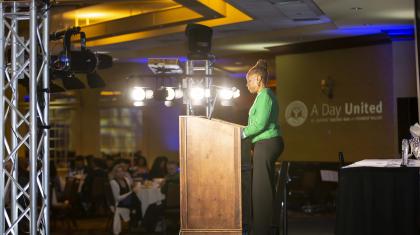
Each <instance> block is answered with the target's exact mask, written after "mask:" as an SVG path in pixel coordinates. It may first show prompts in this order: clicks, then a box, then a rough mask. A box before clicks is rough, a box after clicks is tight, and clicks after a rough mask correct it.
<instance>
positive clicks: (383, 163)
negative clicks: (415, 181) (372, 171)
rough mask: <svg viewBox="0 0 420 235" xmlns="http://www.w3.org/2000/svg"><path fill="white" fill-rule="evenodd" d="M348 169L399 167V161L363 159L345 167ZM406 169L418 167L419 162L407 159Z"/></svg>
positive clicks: (419, 165)
mask: <svg viewBox="0 0 420 235" xmlns="http://www.w3.org/2000/svg"><path fill="white" fill-rule="evenodd" d="M350 167H401V159H365V160H361V161H358V162H355V163H353V164H351V165H348V166H345V168H350ZM408 167H420V160H416V159H409V160H408Z"/></svg>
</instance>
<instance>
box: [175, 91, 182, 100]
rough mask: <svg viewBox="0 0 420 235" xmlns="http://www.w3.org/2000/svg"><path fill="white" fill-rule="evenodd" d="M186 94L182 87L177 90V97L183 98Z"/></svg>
mask: <svg viewBox="0 0 420 235" xmlns="http://www.w3.org/2000/svg"><path fill="white" fill-rule="evenodd" d="M183 96H184V92H183V91H182V89H181V88H177V89H176V90H175V99H181V98H182V97H183Z"/></svg>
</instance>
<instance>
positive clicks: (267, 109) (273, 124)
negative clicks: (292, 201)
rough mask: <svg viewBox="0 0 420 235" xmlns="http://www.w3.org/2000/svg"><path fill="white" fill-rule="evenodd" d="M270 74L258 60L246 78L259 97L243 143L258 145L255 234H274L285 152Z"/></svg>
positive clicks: (253, 191) (254, 164) (265, 65)
mask: <svg viewBox="0 0 420 235" xmlns="http://www.w3.org/2000/svg"><path fill="white" fill-rule="evenodd" d="M267 81H268V70H267V62H266V61H265V60H258V62H257V64H255V65H254V66H253V67H252V68H251V69H250V70H249V71H248V73H247V75H246V85H247V88H248V90H249V92H250V93H251V94H257V97H256V98H255V100H254V104H253V105H252V107H251V109H250V110H249V114H248V115H249V116H248V125H247V126H246V127H245V128H244V129H243V131H242V138H243V139H250V140H251V141H252V143H253V144H254V156H253V176H252V207H253V234H254V235H266V234H271V233H272V231H271V230H272V225H273V202H274V185H275V182H274V178H275V177H274V176H275V168H274V164H275V162H276V160H277V158H278V157H279V156H280V154H281V153H282V152H283V147H284V146H283V139H282V137H281V132H280V127H279V124H278V117H279V106H278V102H277V99H276V96H275V94H274V93H273V92H272V91H271V90H270V89H269V88H267Z"/></svg>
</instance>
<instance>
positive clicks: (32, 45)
mask: <svg viewBox="0 0 420 235" xmlns="http://www.w3.org/2000/svg"><path fill="white" fill-rule="evenodd" d="M48 2H49V1H36V0H32V1H28V0H26V1H0V15H1V19H0V21H1V22H0V67H1V71H0V92H1V95H0V97H2V100H1V102H0V140H2V144H0V156H1V157H2V158H1V160H2V161H0V164H1V166H0V192H1V194H2V195H0V213H1V215H0V234H3V235H8V234H13V235H17V234H31V235H36V234H42V235H48V234H49V200H48V199H49V190H48V185H49V175H48V174H49V161H48V155H49V151H48V148H49V142H48V139H49V130H48V127H49V123H48V107H49V69H48V67H49V66H48V65H49V61H48V59H49V57H48V54H49V51H48V40H49V35H48V31H49V28H48V21H49V19H48V18H49V16H48ZM18 82H19V83H22V84H24V86H20V87H18ZM23 87H25V88H23ZM24 97H25V99H23V98H24ZM28 98H29V100H28ZM25 168H27V169H25Z"/></svg>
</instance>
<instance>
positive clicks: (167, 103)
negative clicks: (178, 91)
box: [164, 100, 174, 107]
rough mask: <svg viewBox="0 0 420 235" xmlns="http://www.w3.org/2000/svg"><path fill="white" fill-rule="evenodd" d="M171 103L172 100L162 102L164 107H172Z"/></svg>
mask: <svg viewBox="0 0 420 235" xmlns="http://www.w3.org/2000/svg"><path fill="white" fill-rule="evenodd" d="M173 103H174V102H173V101H172V100H166V101H165V102H164V104H165V106H166V107H171V106H172V105H173Z"/></svg>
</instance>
